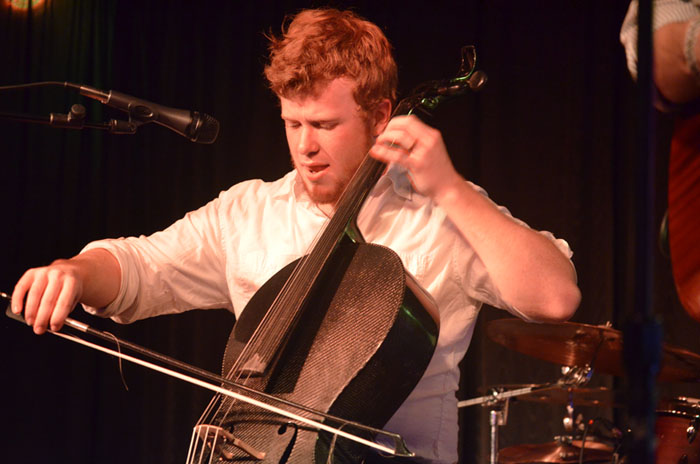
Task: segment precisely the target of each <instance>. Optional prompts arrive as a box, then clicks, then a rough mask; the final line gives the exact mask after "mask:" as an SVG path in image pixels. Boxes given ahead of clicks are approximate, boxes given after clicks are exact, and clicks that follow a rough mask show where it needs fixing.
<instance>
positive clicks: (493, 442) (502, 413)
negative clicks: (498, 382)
mask: <svg viewBox="0 0 700 464" xmlns="http://www.w3.org/2000/svg"><path fill="white" fill-rule="evenodd" d="M493 391H494V394H497V393H503V392H502V391H501V392H498V391H497V390H495V389H494V390H493ZM509 403H510V398H508V397H506V398H504V399H497V400H493V401H491V402H486V403H484V406H488V407H489V409H490V410H489V434H490V446H489V464H497V463H498V449H499V445H498V428H499V427H501V426H503V425H506V423H507V422H508V404H509Z"/></svg>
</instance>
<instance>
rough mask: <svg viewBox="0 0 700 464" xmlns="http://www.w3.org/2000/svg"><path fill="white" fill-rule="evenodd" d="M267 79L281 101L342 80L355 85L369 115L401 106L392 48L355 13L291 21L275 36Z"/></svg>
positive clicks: (312, 13)
mask: <svg viewBox="0 0 700 464" xmlns="http://www.w3.org/2000/svg"><path fill="white" fill-rule="evenodd" d="M268 38H269V40H270V45H269V50H270V62H269V63H268V64H267V66H265V77H266V78H267V80H268V82H269V84H270V88H271V89H272V91H273V92H274V93H275V94H276V95H277V96H278V97H284V98H299V97H302V98H303V97H307V96H313V95H316V94H317V93H318V92H319V91H320V90H322V89H323V87H324V86H325V85H326V84H328V83H329V82H330V81H332V80H333V79H336V78H340V77H346V78H350V79H352V80H353V81H354V82H355V83H356V87H355V91H354V97H355V101H356V102H357V103H358V105H360V107H361V108H362V109H363V110H364V111H370V110H371V109H373V108H375V107H376V105H377V104H378V103H379V102H381V101H383V100H384V99H389V100H390V101H391V102H392V104H393V103H394V102H395V100H396V86H397V83H398V73H397V69H396V62H395V61H394V58H393V56H392V53H391V45H390V44H389V41H388V40H387V38H386V36H384V33H383V32H382V31H381V29H379V27H377V26H376V25H375V24H373V23H371V22H369V21H367V20H365V19H363V18H361V17H359V16H358V15H356V14H355V13H353V12H351V11H340V10H336V9H332V8H324V9H315V10H303V11H301V12H300V13H298V14H297V15H295V16H293V17H291V18H287V19H286V20H285V22H284V24H283V25H282V35H281V36H280V37H275V36H273V35H270V36H269V37H268Z"/></svg>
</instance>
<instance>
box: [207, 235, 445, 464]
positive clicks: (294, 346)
mask: <svg viewBox="0 0 700 464" xmlns="http://www.w3.org/2000/svg"><path fill="white" fill-rule="evenodd" d="M297 264H298V261H295V262H293V263H291V264H289V265H288V266H286V267H285V268H284V269H282V270H281V271H279V272H278V273H277V274H276V275H275V276H273V277H272V278H271V279H270V280H269V281H267V282H266V283H265V285H263V287H261V288H260V289H259V290H258V292H257V293H256V294H255V295H254V296H253V298H252V299H251V300H250V302H249V303H248V305H247V306H246V308H245V309H244V311H243V313H242V314H241V317H240V318H239V320H238V321H237V322H236V325H235V327H234V330H233V332H232V333H231V336H230V339H229V343H228V347H227V350H226V352H225V354H224V366H223V368H224V375H225V376H229V377H230V376H233V378H236V379H238V380H239V381H241V380H244V383H245V384H246V385H247V386H249V387H252V388H255V389H256V390H260V391H265V392H267V393H270V394H273V395H275V396H278V397H279V398H282V399H286V400H290V401H294V402H297V403H301V404H304V405H306V406H309V407H311V408H314V409H317V410H321V411H326V412H328V413H329V414H331V415H334V416H339V417H342V418H344V419H347V420H350V421H354V422H359V423H362V424H365V425H369V426H372V427H382V426H383V425H384V424H385V423H386V422H387V421H388V420H389V418H390V417H391V415H392V414H393V413H394V412H395V411H396V410H397V409H398V407H399V406H400V405H401V404H402V403H403V401H404V400H405V399H406V397H407V396H408V395H409V393H410V392H411V391H412V390H413V388H414V387H415V384H416V383H417V382H418V380H419V379H420V377H421V375H422V374H423V372H424V370H425V368H426V367H427V365H428V362H429V361H430V358H431V356H432V353H433V351H434V348H435V344H436V342H437V325H436V323H435V322H434V320H433V318H432V316H431V315H430V313H429V312H428V311H427V310H426V309H425V308H424V307H423V304H422V303H421V299H422V298H421V297H420V295H416V294H415V293H414V291H413V290H412V285H411V284H410V279H411V277H410V275H408V274H407V273H406V271H405V270H404V268H403V264H402V263H401V261H400V259H399V257H398V255H396V253H394V252H393V251H391V250H390V249H388V248H385V247H383V246H380V245H374V244H367V243H355V242H354V241H352V240H351V239H350V237H349V236H347V235H344V236H343V238H342V239H341V240H340V242H339V243H338V246H337V247H336V249H335V250H334V253H333V256H332V258H331V260H329V261H328V262H327V263H326V265H325V266H324V269H323V272H322V279H320V283H319V284H317V285H315V286H314V287H313V288H312V290H311V293H310V295H309V296H308V299H307V301H306V302H305V303H304V306H303V308H302V311H301V313H302V317H303V321H302V322H301V323H299V324H298V325H297V327H296V329H295V330H294V331H293V332H292V333H290V334H289V336H288V338H287V339H286V340H283V341H281V343H280V344H279V347H278V349H279V351H278V353H277V354H276V355H275V358H274V362H273V363H272V364H271V365H269V366H268V367H267V368H266V369H265V370H264V372H256V373H251V370H252V369H247V368H246V367H245V364H246V363H245V362H243V363H241V362H240V358H241V356H242V353H243V352H244V350H245V347H246V346H247V344H248V342H249V340H250V339H251V337H252V336H253V334H255V333H256V332H259V331H260V330H261V326H262V325H264V324H262V322H261V321H263V319H264V316H265V314H266V312H267V310H268V308H269V307H270V305H271V304H272V303H273V301H274V300H275V299H276V298H277V295H278V294H279V293H280V291H281V289H282V288H283V287H284V285H285V283H286V282H287V281H288V279H289V277H290V275H291V274H292V272H293V270H294V269H295V268H296V266H297ZM243 356H248V357H252V358H254V357H255V353H249V354H247V355H243ZM237 361H238V362H237ZM234 364H238V367H237V368H235V367H234V368H233V369H234V370H233V371H232V370H231V369H232V366H233V365H234ZM236 369H237V371H236ZM219 401H220V402H221V404H220V405H219V408H218V411H217V415H220V416H221V417H215V419H214V420H213V421H212V422H214V423H216V424H217V425H219V426H221V427H223V428H224V429H226V430H228V431H229V432H230V433H231V434H232V435H233V436H235V437H236V438H237V439H239V440H241V441H242V442H244V443H246V444H247V445H249V446H251V447H253V448H255V449H256V450H258V451H261V452H263V453H264V454H265V458H264V459H263V460H259V459H257V458H253V457H252V456H250V455H249V453H247V452H245V451H243V450H241V449H240V448H237V447H234V446H229V445H223V446H224V447H226V449H225V452H226V453H231V454H229V456H231V455H233V456H234V457H233V459H230V460H229V459H223V462H251V463H252V462H265V463H268V462H269V463H287V462H288V463H299V464H301V463H305V464H308V463H321V462H334V463H358V462H362V461H363V457H364V455H365V453H366V452H367V451H368V448H367V447H365V446H363V445H359V444H357V443H355V442H352V441H350V440H347V439H345V438H342V437H339V438H337V440H334V439H333V437H332V436H331V435H330V434H329V433H327V432H319V431H317V430H310V429H309V428H308V427H305V426H303V425H302V424H297V423H294V422H293V421H290V420H289V419H285V418H282V417H279V416H276V415H274V414H273V413H269V412H265V411H261V410H260V409H258V408H255V407H253V406H249V405H247V404H245V403H240V402H235V401H233V400H230V399H223V398H222V399H219ZM302 415H303V413H302ZM313 416H314V415H313V414H311V415H310V416H309V417H313ZM365 438H367V439H372V437H370V436H367V437H365ZM209 451H211V449H210V450H209ZM329 454H330V455H332V456H331V458H330V459H329ZM219 457H221V456H219ZM193 462H194V461H193Z"/></svg>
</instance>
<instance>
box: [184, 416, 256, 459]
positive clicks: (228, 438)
mask: <svg viewBox="0 0 700 464" xmlns="http://www.w3.org/2000/svg"><path fill="white" fill-rule="evenodd" d="M194 431H195V433H196V434H197V436H198V437H199V438H200V439H201V440H202V441H203V442H204V444H206V445H207V446H208V447H209V448H210V449H211V450H212V451H213V452H215V453H217V454H218V455H219V456H223V458H224V459H226V460H227V461H230V460H232V459H233V458H234V455H233V453H232V452H231V451H228V450H227V449H225V448H224V445H230V446H235V447H236V448H238V449H240V450H241V451H243V452H244V453H246V454H248V455H249V456H250V457H252V458H254V459H257V460H263V459H265V452H263V451H260V450H258V449H255V448H254V447H253V446H251V445H249V444H248V443H246V442H244V441H243V440H240V439H239V438H236V437H235V436H234V435H233V434H232V433H231V432H229V431H228V430H226V429H224V428H223V427H219V426H216V425H209V424H200V425H196V426H195V427H194Z"/></svg>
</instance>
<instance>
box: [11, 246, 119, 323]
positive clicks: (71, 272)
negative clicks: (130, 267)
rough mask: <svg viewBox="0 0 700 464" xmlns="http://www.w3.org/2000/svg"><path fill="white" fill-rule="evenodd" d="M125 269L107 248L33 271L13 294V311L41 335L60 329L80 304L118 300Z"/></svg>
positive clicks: (19, 282) (101, 305) (24, 278)
mask: <svg viewBox="0 0 700 464" xmlns="http://www.w3.org/2000/svg"><path fill="white" fill-rule="evenodd" d="M120 284H121V269H120V267H119V263H118V262H117V260H116V258H114V256H113V255H112V254H111V253H110V252H108V251H107V250H104V249H99V248H96V249H92V250H89V251H87V252H85V253H82V254H79V255H77V256H75V257H73V258H71V259H59V260H56V261H54V262H53V263H51V264H50V265H48V266H44V267H38V268H33V269H29V270H28V271H27V272H25V273H24V275H23V276H22V277H21V278H20V279H19V281H17V284H16V285H15V289H14V291H13V293H12V312H13V313H15V314H21V313H22V311H24V319H25V321H27V324H29V325H31V326H32V327H34V333H36V334H38V335H40V334H43V333H44V332H46V329H47V328H49V327H50V328H51V330H60V329H61V327H63V323H64V322H65V320H66V318H67V317H68V315H69V314H70V312H71V311H72V310H73V308H74V307H75V306H76V305H77V304H78V303H79V302H83V303H86V304H88V305H90V306H95V307H104V306H106V305H108V304H109V303H111V302H112V301H113V300H114V298H116V296H117V293H118V291H119V285H120Z"/></svg>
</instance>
